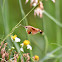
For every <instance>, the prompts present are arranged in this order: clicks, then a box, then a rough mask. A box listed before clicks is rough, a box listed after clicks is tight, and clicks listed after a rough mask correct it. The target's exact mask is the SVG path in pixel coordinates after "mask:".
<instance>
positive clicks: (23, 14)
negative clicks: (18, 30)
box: [18, 0, 33, 61]
mask: <svg viewBox="0 0 62 62" xmlns="http://www.w3.org/2000/svg"><path fill="white" fill-rule="evenodd" d="M19 5H20V10H21V13H22V17H24V16H25V13H24V10H23V8H22V3H21V0H19ZM30 12H31V11H30ZM30 12H29V13H30ZM29 13H28V14H29ZM25 23H26V25H28V21H27V18H26V17H25ZM18 25H19V24H18ZM26 37H27V38H28V40H29V41H30V36H29V35H28V34H27V33H26ZM30 56H31V58H32V57H33V56H32V51H31V50H30ZM31 61H32V60H31Z"/></svg>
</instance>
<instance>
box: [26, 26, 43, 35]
mask: <svg viewBox="0 0 62 62" xmlns="http://www.w3.org/2000/svg"><path fill="white" fill-rule="evenodd" d="M25 29H26V31H27V33H28V34H31V33H32V35H34V34H37V33H38V32H40V34H42V33H43V31H41V30H40V29H38V28H34V27H32V26H25Z"/></svg>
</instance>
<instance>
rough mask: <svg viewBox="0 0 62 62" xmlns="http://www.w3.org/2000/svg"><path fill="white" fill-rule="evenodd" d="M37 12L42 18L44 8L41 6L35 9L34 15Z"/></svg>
mask: <svg viewBox="0 0 62 62" xmlns="http://www.w3.org/2000/svg"><path fill="white" fill-rule="evenodd" d="M36 14H37V16H40V18H42V14H43V10H42V9H41V8H40V7H38V8H36V9H35V10H34V15H35V16H36Z"/></svg>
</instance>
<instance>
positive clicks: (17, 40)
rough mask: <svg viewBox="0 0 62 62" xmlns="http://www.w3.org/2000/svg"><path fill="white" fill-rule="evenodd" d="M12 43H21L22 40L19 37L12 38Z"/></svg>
mask: <svg viewBox="0 0 62 62" xmlns="http://www.w3.org/2000/svg"><path fill="white" fill-rule="evenodd" d="M11 39H12V41H13V40H14V41H15V42H20V41H21V40H20V38H18V37H17V35H14V36H11Z"/></svg>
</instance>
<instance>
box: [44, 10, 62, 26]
mask: <svg viewBox="0 0 62 62" xmlns="http://www.w3.org/2000/svg"><path fill="white" fill-rule="evenodd" d="M44 14H45V15H46V16H48V17H49V18H50V19H51V20H52V21H53V22H55V23H56V24H57V25H58V26H59V27H62V23H60V22H59V21H58V19H57V20H56V19H55V18H53V17H52V16H51V15H50V14H49V13H47V12H46V11H45V10H44Z"/></svg>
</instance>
